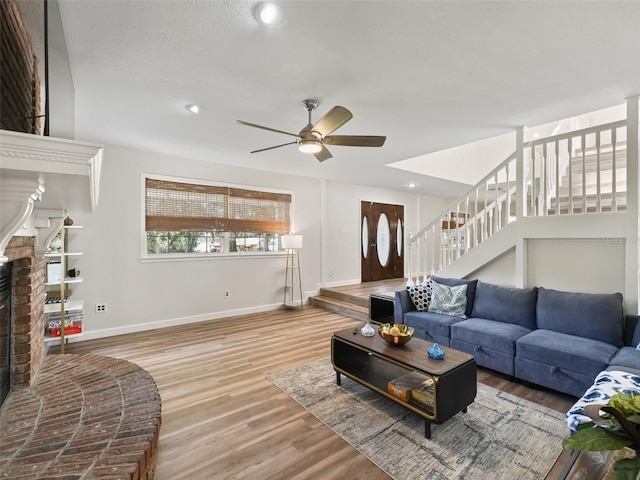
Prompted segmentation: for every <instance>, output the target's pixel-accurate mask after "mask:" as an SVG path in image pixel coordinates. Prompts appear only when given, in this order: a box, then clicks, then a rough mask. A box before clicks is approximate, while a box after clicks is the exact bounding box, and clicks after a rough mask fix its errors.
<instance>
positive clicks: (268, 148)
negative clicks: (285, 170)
mask: <svg viewBox="0 0 640 480" xmlns="http://www.w3.org/2000/svg"><path fill="white" fill-rule="evenodd" d="M296 143H298V142H289V143H283V144H282V145H276V146H275V147H267V148H261V149H260V150H254V151H253V152H251V153H258V152H266V151H267V150H273V149H274V148H280V147H286V146H287V145H294V144H296Z"/></svg>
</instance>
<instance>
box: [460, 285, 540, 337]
mask: <svg viewBox="0 0 640 480" xmlns="http://www.w3.org/2000/svg"><path fill="white" fill-rule="evenodd" d="M537 299H538V289H537V288H509V287H501V286H499V285H493V284H491V283H485V282H481V281H478V284H477V286H476V292H475V300H474V302H473V310H472V312H471V316H472V317H477V318H486V319H489V320H497V321H499V322H505V323H515V324H517V325H520V326H522V327H525V328H528V329H530V330H533V329H535V328H536V300H537Z"/></svg>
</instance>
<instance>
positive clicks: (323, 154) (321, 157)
mask: <svg viewBox="0 0 640 480" xmlns="http://www.w3.org/2000/svg"><path fill="white" fill-rule="evenodd" d="M313 156H314V157H316V158H317V159H318V161H319V162H324V161H325V160H329V159H330V158H332V157H333V155H331V152H330V151H329V150H327V147H325V146H324V145H322V149H321V150H320V151H319V152H318V153H314V154H313Z"/></svg>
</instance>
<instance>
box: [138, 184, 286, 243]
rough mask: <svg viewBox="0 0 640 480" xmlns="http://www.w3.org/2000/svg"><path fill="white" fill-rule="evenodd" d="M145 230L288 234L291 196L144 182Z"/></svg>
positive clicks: (221, 187)
mask: <svg viewBox="0 0 640 480" xmlns="http://www.w3.org/2000/svg"><path fill="white" fill-rule="evenodd" d="M145 198H146V215H145V218H146V220H145V223H146V226H145V228H146V230H147V231H169V232H175V231H191V232H204V231H218V232H260V233H275V234H286V233H289V230H290V224H291V195H290V194H285V193H270V192H260V191H256V190H245V189H241V188H233V187H226V186H216V185H199V184H194V183H182V182H175V181H167V180H157V179H153V178H147V179H146V185H145Z"/></svg>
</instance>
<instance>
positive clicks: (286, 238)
mask: <svg viewBox="0 0 640 480" xmlns="http://www.w3.org/2000/svg"><path fill="white" fill-rule="evenodd" d="M282 248H302V235H283V236H282Z"/></svg>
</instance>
